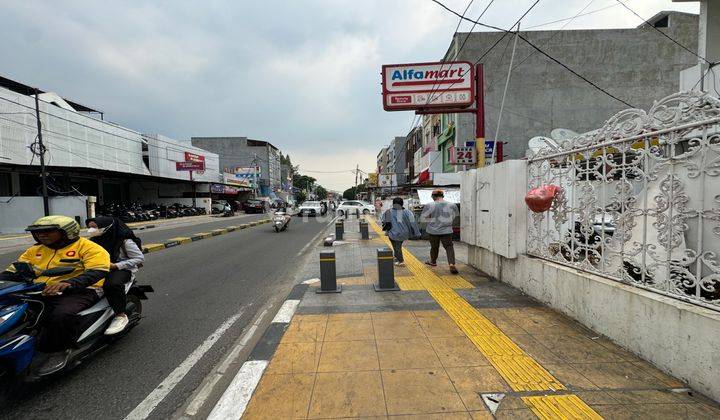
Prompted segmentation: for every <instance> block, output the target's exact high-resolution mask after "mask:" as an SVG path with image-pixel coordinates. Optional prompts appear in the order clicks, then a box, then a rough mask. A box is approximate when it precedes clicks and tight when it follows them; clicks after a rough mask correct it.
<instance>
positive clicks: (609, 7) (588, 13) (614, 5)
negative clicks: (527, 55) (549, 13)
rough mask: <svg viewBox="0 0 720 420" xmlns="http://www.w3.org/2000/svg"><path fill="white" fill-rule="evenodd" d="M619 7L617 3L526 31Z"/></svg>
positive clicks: (530, 27)
mask: <svg viewBox="0 0 720 420" xmlns="http://www.w3.org/2000/svg"><path fill="white" fill-rule="evenodd" d="M618 6H620V5H619V4H617V3H615V4H611V5H609V6H605V7H601V8H599V9H595V10H591V11H589V12H587V13H582V14H579V15H575V16H570V17H566V18H563V19H558V20H553V21H550V22H545V23H540V24H538V25H532V26H526V27H525V30H528V29H535V28H540V27H542V26H547V25H552V24H553V23H560V22H565V21H566V20H573V19H575V18H578V17H582V16H588V15H592V14H594V13H598V12H602V11H603V10H607V9H612V8H613V7H618Z"/></svg>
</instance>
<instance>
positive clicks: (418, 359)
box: [377, 338, 442, 370]
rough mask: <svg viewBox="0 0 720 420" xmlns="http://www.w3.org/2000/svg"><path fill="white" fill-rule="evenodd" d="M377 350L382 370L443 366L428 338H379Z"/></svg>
mask: <svg viewBox="0 0 720 420" xmlns="http://www.w3.org/2000/svg"><path fill="white" fill-rule="evenodd" d="M377 350H378V358H379V359H380V369H382V370H386V369H414V368H436V367H440V366H442V365H441V363H440V359H438V357H437V355H436V354H435V350H434V349H433V347H432V345H430V341H429V340H428V339H427V338H402V339H396V340H377Z"/></svg>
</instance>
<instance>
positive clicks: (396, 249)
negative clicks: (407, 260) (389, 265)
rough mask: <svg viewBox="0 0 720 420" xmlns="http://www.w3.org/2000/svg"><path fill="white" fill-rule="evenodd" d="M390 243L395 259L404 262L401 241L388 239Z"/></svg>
mask: <svg viewBox="0 0 720 420" xmlns="http://www.w3.org/2000/svg"><path fill="white" fill-rule="evenodd" d="M390 243H391V244H392V248H393V255H394V256H395V261H397V262H404V260H403V254H402V244H403V241H396V240H393V239H390Z"/></svg>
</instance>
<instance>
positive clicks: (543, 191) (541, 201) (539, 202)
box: [525, 185, 562, 213]
mask: <svg viewBox="0 0 720 420" xmlns="http://www.w3.org/2000/svg"><path fill="white" fill-rule="evenodd" d="M561 190H562V188H560V187H558V186H557V185H541V186H539V187H537V188H533V189H531V190H530V191H528V193H527V194H526V195H525V203H526V204H527V206H528V207H529V208H530V210H532V211H534V212H535V213H542V212H544V211H548V210H550V207H551V206H552V202H553V200H554V199H555V195H557V193H558V192H559V191H561Z"/></svg>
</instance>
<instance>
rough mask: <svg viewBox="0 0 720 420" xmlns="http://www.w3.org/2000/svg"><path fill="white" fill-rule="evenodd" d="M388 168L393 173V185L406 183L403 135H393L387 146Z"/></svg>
mask: <svg viewBox="0 0 720 420" xmlns="http://www.w3.org/2000/svg"><path fill="white" fill-rule="evenodd" d="M388 169H389V172H390V173H394V174H395V185H396V186H397V185H403V184H405V183H407V174H406V172H405V137H395V138H394V139H392V140H391V141H390V145H389V146H388Z"/></svg>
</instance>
